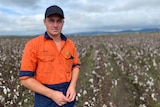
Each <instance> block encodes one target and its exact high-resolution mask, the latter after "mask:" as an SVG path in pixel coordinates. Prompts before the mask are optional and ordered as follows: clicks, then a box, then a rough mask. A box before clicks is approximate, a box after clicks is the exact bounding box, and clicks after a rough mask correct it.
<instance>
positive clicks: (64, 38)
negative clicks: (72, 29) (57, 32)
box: [44, 32, 67, 41]
mask: <svg viewBox="0 0 160 107" xmlns="http://www.w3.org/2000/svg"><path fill="white" fill-rule="evenodd" d="M44 38H46V39H50V40H53V38H51V37H50V36H49V35H48V33H47V32H45V34H44ZM61 39H62V40H64V41H66V40H67V37H66V36H64V35H63V34H62V33H61Z"/></svg>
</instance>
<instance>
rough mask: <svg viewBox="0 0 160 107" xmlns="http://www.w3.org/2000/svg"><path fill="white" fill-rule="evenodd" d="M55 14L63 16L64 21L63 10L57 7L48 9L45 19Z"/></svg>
mask: <svg viewBox="0 0 160 107" xmlns="http://www.w3.org/2000/svg"><path fill="white" fill-rule="evenodd" d="M53 14H57V15H59V16H61V17H62V18H63V19H64V13H63V10H62V9H61V8H60V7H58V6H56V5H53V6H50V7H48V8H47V9H46V12H45V18H46V17H48V16H50V15H53Z"/></svg>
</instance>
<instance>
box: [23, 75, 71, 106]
mask: <svg viewBox="0 0 160 107" xmlns="http://www.w3.org/2000/svg"><path fill="white" fill-rule="evenodd" d="M21 83H22V84H23V85H24V86H25V87H27V88H29V89H30V90H32V91H34V92H37V93H39V94H42V95H44V96H46V97H48V98H51V99H52V100H53V101H55V102H56V103H57V104H58V105H59V106H62V105H64V104H66V103H67V102H68V101H69V100H68V99H67V97H65V96H64V94H63V93H62V92H60V91H55V90H52V89H50V88H48V87H46V86H44V85H42V84H41V83H40V82H38V81H37V80H36V79H34V78H31V77H30V78H27V79H23V80H21Z"/></svg>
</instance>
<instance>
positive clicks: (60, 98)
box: [51, 91, 70, 106]
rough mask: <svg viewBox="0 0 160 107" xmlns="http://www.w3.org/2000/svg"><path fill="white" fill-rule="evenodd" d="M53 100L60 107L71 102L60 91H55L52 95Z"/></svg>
mask: <svg viewBox="0 0 160 107" xmlns="http://www.w3.org/2000/svg"><path fill="white" fill-rule="evenodd" d="M51 99H52V100H53V101H54V102H56V103H57V104H58V105H59V106H62V105H64V104H66V103H67V102H69V101H70V100H69V99H68V98H67V97H66V96H65V95H64V94H63V93H62V92H60V91H54V92H53V93H52V95H51Z"/></svg>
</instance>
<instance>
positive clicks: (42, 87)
mask: <svg viewBox="0 0 160 107" xmlns="http://www.w3.org/2000/svg"><path fill="white" fill-rule="evenodd" d="M63 24H64V14H63V10H62V9H61V8H60V7H58V6H56V5H53V6H50V7H48V8H47V9H46V12H45V18H44V25H45V26H46V30H47V31H46V32H45V34H43V35H40V36H38V37H36V38H34V39H32V40H30V41H29V42H28V43H27V44H26V46H25V48H24V52H23V56H22V61H21V67H20V74H19V78H20V81H21V83H22V84H23V85H24V86H25V87H27V88H29V89H30V90H32V91H34V92H35V100H34V107H73V106H74V105H75V96H76V89H75V88H76V82H77V79H78V75H79V68H80V61H79V58H78V55H77V52H76V49H75V45H74V43H73V42H72V41H71V40H69V39H68V38H66V36H64V35H63V34H62V33H61V30H62V27H63Z"/></svg>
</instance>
